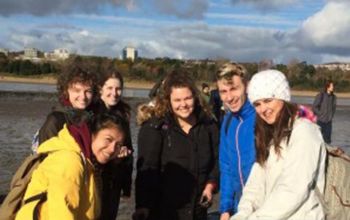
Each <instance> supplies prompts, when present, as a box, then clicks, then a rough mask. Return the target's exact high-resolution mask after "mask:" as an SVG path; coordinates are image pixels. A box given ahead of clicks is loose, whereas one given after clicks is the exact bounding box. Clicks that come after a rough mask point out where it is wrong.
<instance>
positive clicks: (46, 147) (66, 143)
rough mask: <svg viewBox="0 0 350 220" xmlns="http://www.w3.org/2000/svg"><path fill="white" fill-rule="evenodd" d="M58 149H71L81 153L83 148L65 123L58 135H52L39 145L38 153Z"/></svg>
mask: <svg viewBox="0 0 350 220" xmlns="http://www.w3.org/2000/svg"><path fill="white" fill-rule="evenodd" d="M57 150H71V151H75V152H78V153H80V152H81V149H80V147H79V145H78V143H77V142H76V141H75V140H74V138H73V136H72V135H71V134H70V133H69V130H68V128H67V125H66V124H65V125H64V126H63V128H62V130H61V131H60V132H59V133H58V135H57V136H56V137H52V138H50V139H49V140H47V141H45V142H44V143H42V144H41V145H40V146H39V147H38V153H45V152H52V151H57Z"/></svg>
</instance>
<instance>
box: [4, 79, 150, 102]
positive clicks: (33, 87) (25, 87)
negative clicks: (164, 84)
mask: <svg viewBox="0 0 350 220" xmlns="http://www.w3.org/2000/svg"><path fill="white" fill-rule="evenodd" d="M0 91H4V92H29V93H55V92H56V91H57V90H56V85H49V84H40V83H12V82H0ZM148 93H149V89H134V88H125V89H124V91H123V95H124V97H141V98H147V97H148Z"/></svg>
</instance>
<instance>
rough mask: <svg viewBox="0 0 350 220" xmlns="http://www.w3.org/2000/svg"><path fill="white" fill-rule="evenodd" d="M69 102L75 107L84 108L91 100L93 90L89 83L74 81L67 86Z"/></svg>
mask: <svg viewBox="0 0 350 220" xmlns="http://www.w3.org/2000/svg"><path fill="white" fill-rule="evenodd" d="M67 94H68V99H69V102H70V103H71V104H72V106H73V108H75V109H82V110H83V109H85V108H86V107H88V106H89V105H90V103H91V101H92V97H93V91H92V87H91V85H90V84H87V83H81V82H76V83H72V84H71V85H69V86H68V89H67Z"/></svg>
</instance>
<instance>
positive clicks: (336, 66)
mask: <svg viewBox="0 0 350 220" xmlns="http://www.w3.org/2000/svg"><path fill="white" fill-rule="evenodd" d="M314 67H315V68H327V69H329V70H335V69H341V70H343V71H350V63H338V62H337V63H325V64H316V65H314Z"/></svg>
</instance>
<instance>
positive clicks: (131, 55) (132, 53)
mask: <svg viewBox="0 0 350 220" xmlns="http://www.w3.org/2000/svg"><path fill="white" fill-rule="evenodd" d="M137 55H138V54H137V50H136V49H135V48H133V47H125V48H124V49H123V60H126V59H131V60H132V61H134V60H135V59H136V58H137Z"/></svg>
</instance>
